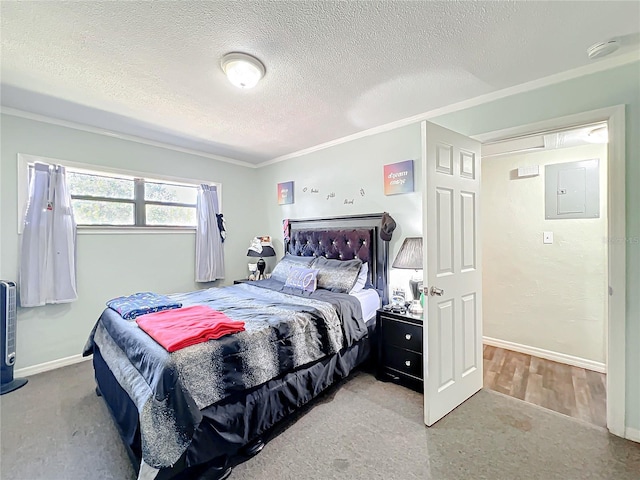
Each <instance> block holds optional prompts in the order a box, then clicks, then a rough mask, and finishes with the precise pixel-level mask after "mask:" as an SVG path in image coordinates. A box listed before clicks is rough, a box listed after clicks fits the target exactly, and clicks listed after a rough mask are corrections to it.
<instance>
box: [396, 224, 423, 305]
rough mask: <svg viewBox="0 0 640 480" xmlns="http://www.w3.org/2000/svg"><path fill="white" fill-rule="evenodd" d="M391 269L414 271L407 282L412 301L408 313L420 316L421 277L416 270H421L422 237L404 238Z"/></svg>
mask: <svg viewBox="0 0 640 480" xmlns="http://www.w3.org/2000/svg"><path fill="white" fill-rule="evenodd" d="M391 267H392V268H405V269H413V270H415V274H414V276H413V277H412V278H411V280H409V288H410V289H411V295H412V296H413V300H412V301H411V304H410V305H409V312H410V313H414V314H421V313H422V311H423V309H422V305H421V304H420V290H422V275H420V274H419V273H418V270H422V237H407V238H405V239H404V242H402V246H401V247H400V251H399V252H398V254H397V255H396V258H395V260H394V261H393V265H391Z"/></svg>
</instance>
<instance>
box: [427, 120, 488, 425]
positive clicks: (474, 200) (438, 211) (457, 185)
mask: <svg viewBox="0 0 640 480" xmlns="http://www.w3.org/2000/svg"><path fill="white" fill-rule="evenodd" d="M422 131H423V142H424V144H423V167H424V168H423V169H422V171H423V172H424V173H423V175H424V177H423V185H424V186H425V188H424V189H423V207H424V208H423V216H424V218H423V225H424V232H425V233H424V239H423V240H424V248H425V266H424V267H425V268H424V271H423V274H424V285H425V299H426V304H425V318H424V336H423V337H424V340H423V341H424V352H425V353H424V361H425V364H424V373H425V375H424V392H425V395H424V402H425V423H426V424H427V425H432V424H433V423H435V422H437V421H438V420H439V419H440V418H442V417H443V416H444V415H446V414H447V413H449V412H450V411H451V410H453V409H454V408H455V407H457V406H458V405H459V404H461V403H462V402H464V401H465V400H466V399H467V398H469V397H470V396H471V395H473V394H474V393H476V392H477V391H478V390H480V388H482V323H481V322H482V292H481V288H482V277H481V271H480V265H481V258H480V253H481V250H480V244H479V231H478V230H479V228H478V227H479V222H478V215H479V200H480V164H479V162H480V143H479V142H476V141H475V140H472V139H469V138H467V137H464V136H463V135H460V134H457V133H455V132H452V131H450V130H447V129H445V128H442V127H439V126H437V125H434V124H431V123H429V122H424V123H423V127H422ZM431 287H436V288H437V289H441V291H440V292H438V293H440V294H441V295H432V294H431V293H432V291H431V290H430V288H431ZM434 293H435V292H434Z"/></svg>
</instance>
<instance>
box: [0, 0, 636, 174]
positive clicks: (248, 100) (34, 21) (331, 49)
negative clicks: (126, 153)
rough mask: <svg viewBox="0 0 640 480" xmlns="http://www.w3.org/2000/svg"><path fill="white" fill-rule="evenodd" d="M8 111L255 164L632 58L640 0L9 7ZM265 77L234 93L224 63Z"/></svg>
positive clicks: (5, 51)
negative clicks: (609, 46) (618, 57)
mask: <svg viewBox="0 0 640 480" xmlns="http://www.w3.org/2000/svg"><path fill="white" fill-rule="evenodd" d="M0 8H1V14H2V24H1V26H2V33H1V35H2V72H1V73H2V104H3V105H4V106H8V107H13V108H18V109H21V110H26V111H29V112H34V113H39V114H44V115H48V116H52V117H55V118H59V119H62V120H69V121H75V122H80V123H83V124H88V125H92V126H96V127H99V128H103V129H107V130H113V131H116V132H121V133H127V134H132V135H137V136H141V137H145V138H149V139H152V140H158V141H163V142H166V143H171V144H175V145H178V146H182V147H188V148H193V149H197V150H201V151H205V152H209V153H214V154H217V155H223V156H227V157H231V158H235V159H239V160H243V161H246V162H251V163H260V162H262V161H265V160H269V159H272V158H274V157H278V156H281V155H284V154H288V153H291V152H294V151H297V150H301V149H304V148H308V147H311V146H314V145H318V144H321V143H324V142H327V141H330V140H333V139H336V138H340V137H343V136H346V135H350V134H352V133H356V132H358V131H361V130H365V129H367V128H371V127H375V126H378V125H381V124H384V123H388V122H392V121H394V120H399V119H402V118H406V117H409V116H413V115H416V114H419V113H422V112H425V111H429V110H431V109H434V108H438V107H442V106H445V105H449V104H452V103H455V102H459V101H462V100H465V99H468V98H472V97H476V96H478V95H482V94H485V93H489V92H493V91H496V90H500V89H503V88H506V87H510V86H513V85H517V84H520V83H523V82H527V81H530V80H534V79H538V78H542V77H545V76H548V75H551V74H554V73H558V72H562V71H565V70H569V69H572V68H576V67H579V66H582V65H586V64H588V63H589V62H590V61H589V60H588V59H587V57H586V53H585V52H586V48H587V47H588V46H589V45H591V44H593V43H595V42H597V41H601V40H604V39H608V38H610V37H618V38H620V39H621V42H622V43H623V45H624V46H625V48H623V49H621V51H624V50H625V49H632V48H637V44H638V37H639V34H638V32H639V31H640V3H638V2H610V1H602V2H598V1H596V2H584V3H583V2H515V3H512V2H506V1H503V2H452V1H448V2H404V1H393V2H353V1H352V2H328V1H327V2H319V1H318V2H316V1H295V2H294V1H278V2H272V1H266V0H260V1H257V2H237V1H235V2H225V1H211V2H124V1H118V2H98V1H92V2H89V1H87V2H62V1H56V2H7V1H3V2H2V3H1V7H0ZM230 51H242V52H247V53H250V54H253V55H255V56H257V57H258V58H260V60H262V62H263V63H264V64H265V65H266V68H267V74H266V76H265V78H264V79H263V80H262V82H261V83H259V84H258V86H257V87H256V88H254V89H253V90H239V89H237V88H235V87H233V86H232V85H231V84H230V83H228V81H227V80H226V78H225V77H224V76H223V73H222V71H221V69H220V58H221V57H222V56H223V55H224V54H225V53H227V52H230Z"/></svg>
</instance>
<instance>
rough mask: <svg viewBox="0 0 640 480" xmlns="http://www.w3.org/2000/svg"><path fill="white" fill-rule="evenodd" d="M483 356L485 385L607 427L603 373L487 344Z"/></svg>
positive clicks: (604, 378)
mask: <svg viewBox="0 0 640 480" xmlns="http://www.w3.org/2000/svg"><path fill="white" fill-rule="evenodd" d="M483 356H484V387H485V388H489V389H491V390H495V391H496V392H500V393H504V394H506V395H509V396H512V397H516V398H519V399H520V400H524V401H526V402H529V403H533V404H536V405H540V406H542V407H545V408H549V409H551V410H555V411H556V412H560V413H563V414H565V415H569V416H571V417H576V418H580V419H582V420H585V421H587V422H590V423H593V424H595V425H598V426H601V427H606V425H607V408H606V402H607V394H606V390H605V388H606V377H605V375H604V374H603V373H598V372H593V371H591V370H585V369H584V368H579V367H572V366H571V365H565V364H562V363H557V362H552V361H550V360H545V359H542V358H537V357H532V356H531V355H526V354H524V353H518V352H512V351H511V350H504V349H502V348H497V347H492V346H489V345H484V350H483Z"/></svg>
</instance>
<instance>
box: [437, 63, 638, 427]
mask: <svg viewBox="0 0 640 480" xmlns="http://www.w3.org/2000/svg"><path fill="white" fill-rule="evenodd" d="M621 104H626V155H627V159H626V177H627V181H626V224H627V236H626V239H625V240H626V245H627V305H626V309H627V332H626V334H627V349H626V355H627V364H626V375H627V409H626V413H627V420H626V425H627V426H628V427H631V428H633V429H636V430H640V407H639V406H640V348H639V347H638V346H639V345H640V295H638V292H640V188H638V185H640V135H639V134H638V132H640V63H639V62H636V63H632V64H629V65H625V66H622V67H618V68H615V69H611V70H607V71H604V72H599V73H595V74H592V75H587V76H583V77H580V78H576V79H573V80H569V81H566V82H562V83H558V84H556V85H551V86H548V87H544V88H540V89H537V90H533V91H530V92H526V93H521V94H518V95H513V96H510V97H506V98H503V99H500V100H496V101H493V102H490V103H486V104H483V105H479V106H476V107H472V108H468V109H465V110H461V111H458V112H455V113H451V114H448V115H443V116H441V117H438V118H436V119H433V122H434V123H438V124H440V125H442V126H444V127H447V128H450V129H452V130H456V131H458V132H460V133H463V134H465V135H477V134H481V133H486V132H492V131H495V130H500V129H503V128H509V127H514V126H518V125H526V124H529V123H534V122H538V121H542V120H547V119H551V118H557V117H562V116H565V115H571V114H574V113H580V112H586V111H589V110H595V109H598V108H604V107H610V106H614V105H621Z"/></svg>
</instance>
